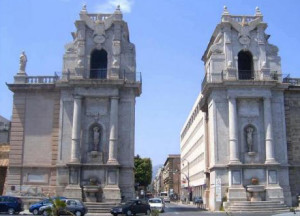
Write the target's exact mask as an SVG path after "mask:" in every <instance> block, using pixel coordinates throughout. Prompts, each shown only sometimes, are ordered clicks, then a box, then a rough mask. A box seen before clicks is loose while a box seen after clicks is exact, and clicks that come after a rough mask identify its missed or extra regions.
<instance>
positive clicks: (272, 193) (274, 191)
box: [266, 186, 284, 203]
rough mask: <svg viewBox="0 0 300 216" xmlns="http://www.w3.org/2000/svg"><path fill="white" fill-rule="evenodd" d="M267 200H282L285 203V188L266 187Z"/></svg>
mask: <svg viewBox="0 0 300 216" xmlns="http://www.w3.org/2000/svg"><path fill="white" fill-rule="evenodd" d="M266 200H267V201H280V202H282V203H284V195H283V189H282V188H281V187H280V186H274V187H267V188H266Z"/></svg>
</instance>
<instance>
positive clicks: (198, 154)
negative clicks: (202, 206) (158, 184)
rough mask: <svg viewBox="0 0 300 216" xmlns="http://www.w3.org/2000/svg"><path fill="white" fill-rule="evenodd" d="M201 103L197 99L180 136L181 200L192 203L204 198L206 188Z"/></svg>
mask: <svg viewBox="0 0 300 216" xmlns="http://www.w3.org/2000/svg"><path fill="white" fill-rule="evenodd" d="M199 101H200V97H198V98H197V100H196V103H195V104H194V106H193V109H192V110H193V111H192V112H191V113H190V115H189V117H188V120H187V122H186V123H185V126H184V127H183V129H182V131H181V136H180V152H181V154H180V155H181V179H182V180H181V181H182V184H181V186H182V190H181V199H182V200H186V201H192V199H193V197H195V196H201V197H202V196H204V191H205V188H206V172H207V158H206V157H207V154H205V151H206V149H207V146H206V143H207V142H205V138H206V136H205V129H206V127H205V124H206V119H205V115H204V113H203V112H202V111H201V109H200V106H199Z"/></svg>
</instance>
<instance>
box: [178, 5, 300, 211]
mask: <svg viewBox="0 0 300 216" xmlns="http://www.w3.org/2000/svg"><path fill="white" fill-rule="evenodd" d="M266 28H267V24H266V23H264V22H263V16H262V14H261V12H260V10H259V9H258V8H257V9H256V13H255V15H254V16H234V15H230V14H229V12H228V10H227V8H226V7H225V8H224V12H223V14H222V20H221V22H220V23H219V24H218V25H217V27H216V28H215V30H214V33H213V35H212V37H211V40H210V42H209V44H208V47H207V49H206V51H205V53H204V55H203V58H202V60H203V61H204V65H205V77H204V80H203V83H202V91H201V93H200V95H199V97H198V99H197V100H196V102H195V105H194V106H193V109H192V111H191V113H190V115H189V117H188V119H187V121H186V123H185V124H184V126H183V129H182V131H181V160H182V163H183V162H184V161H185V160H186V163H187V164H189V167H190V168H189V169H188V168H186V169H188V170H184V169H185V167H182V169H181V172H182V173H185V175H186V174H187V173H188V177H189V180H190V181H189V182H190V187H189V188H188V189H189V190H190V191H191V192H193V187H192V186H191V185H192V184H191V182H192V176H191V172H193V171H192V168H193V166H191V164H192V163H193V161H194V160H195V158H197V157H200V155H202V154H203V159H202V162H201V163H200V162H198V163H197V165H196V167H197V168H196V169H197V170H198V171H200V170H201V171H203V174H201V175H199V176H198V177H197V179H198V181H199V182H200V181H202V184H203V187H202V190H200V191H201V192H200V194H202V197H203V198H204V202H205V204H206V206H207V208H209V209H211V210H219V208H220V207H221V205H224V207H225V208H226V209H228V210H229V211H234V210H246V211H248V210H249V211H251V210H254V208H256V207H257V206H255V205H256V204H257V202H264V201H269V202H268V203H267V202H265V203H262V205H261V207H259V206H258V207H257V208H262V209H264V210H270V209H272V208H278V209H281V208H282V209H284V208H285V206H284V205H283V203H284V204H285V205H287V206H290V205H292V202H293V204H295V203H296V200H297V194H299V192H300V188H299V184H298V183H299V174H300V172H299V171H300V170H299V150H298V149H299V148H300V142H299V137H300V125H299V122H300V121H299V118H300V116H299V97H300V94H299V86H300V82H299V79H290V78H284V77H283V73H282V70H281V59H280V57H279V56H278V48H277V47H276V46H274V45H272V44H270V43H269V42H268V38H269V35H267V34H266V33H265V29H266ZM201 137H202V138H201ZM199 146H200V147H199ZM189 152H191V153H189ZM192 154H194V156H190V155H192ZM188 156H190V158H189V157H188ZM201 158H202V157H201ZM185 175H182V176H181V178H182V179H184V178H186V176H185ZM186 186H187V185H186V184H185V185H184V187H186ZM241 201H242V202H241ZM264 204H265V206H264ZM269 204H270V205H269ZM259 205H260V204H259ZM268 208H269V209H268Z"/></svg>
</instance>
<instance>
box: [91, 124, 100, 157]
mask: <svg viewBox="0 0 300 216" xmlns="http://www.w3.org/2000/svg"><path fill="white" fill-rule="evenodd" d="M88 143H89V151H94V152H102V151H103V144H102V143H103V128H102V126H101V125H100V124H98V123H94V124H92V125H91V126H90V127H89V142H88Z"/></svg>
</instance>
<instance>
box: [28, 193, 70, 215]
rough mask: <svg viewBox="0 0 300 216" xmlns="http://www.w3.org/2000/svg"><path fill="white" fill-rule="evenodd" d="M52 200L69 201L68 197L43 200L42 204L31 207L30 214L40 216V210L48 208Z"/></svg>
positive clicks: (38, 203)
mask: <svg viewBox="0 0 300 216" xmlns="http://www.w3.org/2000/svg"><path fill="white" fill-rule="evenodd" d="M50 199H52V200H55V199H67V198H66V197H51V198H48V199H44V200H42V201H40V202H37V203H34V204H32V205H31V206H30V207H29V212H30V213H32V214H34V215H38V214H39V209H40V208H41V207H42V206H46V205H50V204H51V201H50Z"/></svg>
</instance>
